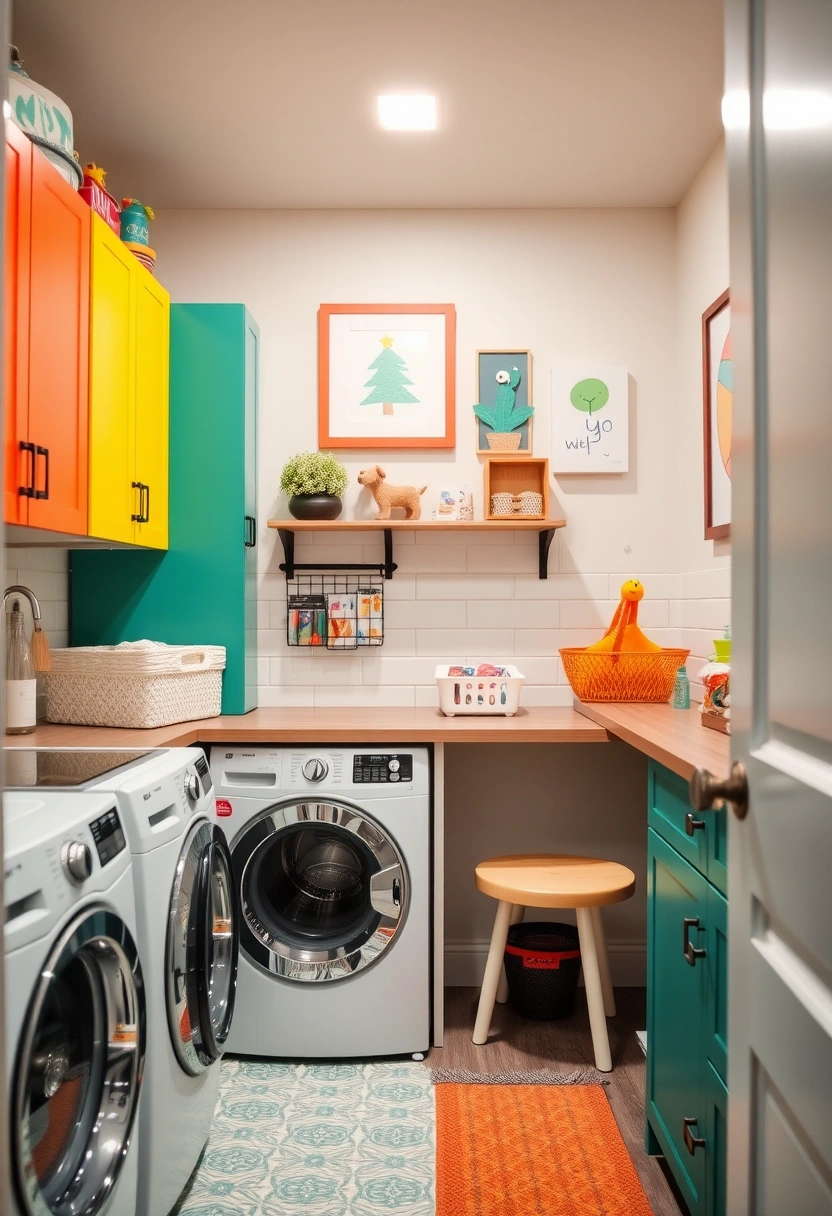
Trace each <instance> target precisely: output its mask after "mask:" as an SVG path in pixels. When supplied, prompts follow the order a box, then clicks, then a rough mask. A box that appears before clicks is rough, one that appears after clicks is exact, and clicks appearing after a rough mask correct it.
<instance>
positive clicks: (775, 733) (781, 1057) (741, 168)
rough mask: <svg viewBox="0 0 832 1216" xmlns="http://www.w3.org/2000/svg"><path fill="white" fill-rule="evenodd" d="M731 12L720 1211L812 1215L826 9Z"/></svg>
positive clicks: (823, 1190) (826, 972)
mask: <svg viewBox="0 0 832 1216" xmlns="http://www.w3.org/2000/svg"><path fill="white" fill-rule="evenodd" d="M727 16H728V25H727V44H726V66H727V77H726V88H727V94H728V97H729V100H730V101H731V103H732V104H731V105H730V106H727V107H726V113H727V114H729V117H730V121H729V130H728V162H729V175H730V176H729V186H730V206H731V274H732V283H731V288H732V302H733V308H732V326H733V332H732V341H733V351H734V396H733V432H734V438H733V456H732V477H733V502H734V524H733V528H734V540H733V544H732V549H733V605H734V606H733V614H734V629H733V634H734V647H733V663H732V675H731V699H732V710H731V713H732V719H731V728H732V735H731V752H732V758H733V759H734V760H739V761H741V762H742V763H743V764H744V765H745V767H746V769H747V773H748V784H749V794H750V799H749V810H748V814H747V816H746V817H745V818H744V819H742V820H740V819H738V818H737V817H736V816H734V815H730V816H729V841H728V845H729V849H728V853H729V878H730V893H731V918H730V931H729V936H730V950H731V988H730V994H729V998H730V999H729V1031H730V1038H731V1054H730V1058H729V1086H728V1088H729V1091H730V1094H731V1104H730V1111H729V1150H730V1156H729V1160H730V1169H729V1177H728V1188H729V1196H728V1210H729V1211H730V1212H731V1213H732V1216H734V1214H736V1216H745V1214H746V1213H751V1212H753V1213H754V1214H755V1216H779V1214H780V1213H782V1212H784V1211H788V1212H795V1213H797V1212H800V1213H803V1212H805V1213H807V1214H809V1213H812V1214H814V1213H816V1212H817V1213H820V1212H829V1211H830V1210H832V1205H831V1204H830V1194H832V1191H830V1179H832V1141H830V1137H829V1102H830V1099H829V1095H830V1092H832V1033H830V1031H832V988H831V987H830V977H832V918H830V916H829V908H828V903H829V901H828V886H829V878H828V873H829V856H830V853H832V697H830V685H829V679H828V674H827V673H828V672H829V671H830V670H832V632H831V631H830V629H829V604H830V598H831V597H832V562H830V560H829V552H830V547H829V535H830V532H829V529H830V519H832V478H830V476H829V452H830V450H832V413H830V410H829V408H828V405H827V403H826V400H825V394H824V390H823V386H824V385H825V384H826V383H827V382H828V379H829V373H830V346H829V335H828V317H829V315H830V312H832V244H830V240H829V215H830V213H832V157H830V154H829V147H830V133H831V132H832V122H830V117H829V105H828V101H829V97H830V94H831V93H832V8H830V6H829V4H821V3H817V2H816V0H729V3H728V5H727ZM801 385H802V386H804V388H803V389H801V387H800V386H801ZM815 386H819V387H820V392H819V393H818V392H816V391H815Z"/></svg>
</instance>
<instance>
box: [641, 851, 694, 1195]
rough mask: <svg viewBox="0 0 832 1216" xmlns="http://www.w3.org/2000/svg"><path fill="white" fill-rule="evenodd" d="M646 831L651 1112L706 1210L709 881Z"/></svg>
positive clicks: (687, 1185) (679, 1176)
mask: <svg viewBox="0 0 832 1216" xmlns="http://www.w3.org/2000/svg"><path fill="white" fill-rule="evenodd" d="M647 836H648V855H647V859H648V870H647V901H648V903H647V907H648V921H647V989H648V996H647V1095H646V1097H647V1101H646V1108H647V1119H648V1123H649V1125H650V1128H651V1129H652V1132H653V1134H654V1135H655V1138H656V1140H657V1141H658V1143H659V1146H660V1148H661V1151H662V1152H663V1153H664V1155H665V1158H666V1160H667V1162H668V1165H669V1166H670V1168H671V1170H672V1171H673V1174H674V1176H675V1178H676V1180H677V1182H678V1184H679V1187H680V1189H681V1191H682V1194H683V1196H684V1198H685V1201H686V1203H687V1205H688V1207H689V1208H690V1211H691V1214H692V1216H700V1214H701V1216H704V1213H705V1206H704V1194H705V1153H704V1152H703V1151H702V1149H701V1148H694V1151H693V1152H691V1151H690V1147H689V1146H690V1142H691V1139H692V1138H693V1137H696V1138H702V1137H703V1136H704V1098H703V1095H702V1085H701V1080H702V1078H701V1073H702V1069H701V1055H702V1008H703V1000H704V994H705V968H704V962H705V956H704V955H696V954H692V953H691V952H692V951H694V950H697V951H705V950H706V949H707V947H706V932H705V931H704V929H705V925H706V915H707V901H708V883H707V882H706V880H705V879H704V878H703V876H702V875H701V874H700V873H699V871H698V870H695V869H694V868H693V866H691V865H689V864H688V862H687V861H685V859H684V858H683V857H681V856H680V855H679V854H678V853H677V852H676V850H675V849H672V848H671V847H670V845H668V844H667V843H666V841H665V840H663V839H662V837H661V836H659V835H658V833H657V832H655V831H654V830H653V829H652V828H651V829H649V830H648V833H647ZM686 1120H696V1121H697V1122H695V1123H693V1124H690V1123H687V1124H686ZM686 1127H687V1128H688V1136H687V1137H686V1135H685V1128H686ZM648 1139H649V1137H648Z"/></svg>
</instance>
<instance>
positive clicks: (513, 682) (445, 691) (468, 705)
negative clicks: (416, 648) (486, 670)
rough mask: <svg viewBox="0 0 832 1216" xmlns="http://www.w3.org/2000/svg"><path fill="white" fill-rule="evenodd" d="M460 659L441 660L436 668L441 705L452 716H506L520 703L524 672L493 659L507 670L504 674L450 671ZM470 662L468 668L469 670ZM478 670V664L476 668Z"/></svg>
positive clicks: (511, 713)
mask: <svg viewBox="0 0 832 1216" xmlns="http://www.w3.org/2000/svg"><path fill="white" fill-rule="evenodd" d="M460 666H463V665H462V664H460V663H453V664H449V663H442V664H440V666H439V667H437V669H436V685H437V688H438V689H439V708H440V709H441V710H442V713H443V714H447V716H448V717H449V718H453V717H454V715H455V714H477V715H481V714H504V715H505V716H506V717H507V718H510V717H512V715H514V714H516V713H517V710H518V709H519V707H520V689H521V688H522V687H523V681H524V680H525V678H526V677H525V676H524V675H523V673H522V672H521V671H518V670H517V668H516V667H511V666H509V665H508V664H507V663H494V664H492V666H494V667H500V668H502V670H503V671H504V672H505V673H506V674H505V675H502V676H478V675H476V674H474V675H461V676H460V675H449V674H448V673H449V672H450V670H451V668H452V667H460ZM470 669H471V668H470V665H469V670H470ZM473 670H474V673H476V670H477V669H476V667H475V668H474V669H473Z"/></svg>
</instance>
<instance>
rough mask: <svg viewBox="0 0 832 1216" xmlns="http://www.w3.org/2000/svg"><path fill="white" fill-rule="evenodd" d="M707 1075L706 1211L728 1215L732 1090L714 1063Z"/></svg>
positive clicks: (709, 1215)
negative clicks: (727, 1194)
mask: <svg viewBox="0 0 832 1216" xmlns="http://www.w3.org/2000/svg"><path fill="white" fill-rule="evenodd" d="M706 1077H707V1079H706V1081H705V1099H706V1103H707V1114H706V1123H705V1138H706V1140H707V1142H708V1146H707V1156H706V1158H705V1191H706V1207H705V1210H706V1212H707V1213H708V1216H725V1192H726V1179H727V1177H728V1091H727V1090H726V1088H725V1086H724V1084H723V1083H722V1081H721V1079H720V1078H719V1077H718V1076H717V1074H716V1073H715V1072H714V1070H713V1068H712V1067H711V1065H710V1064H709V1065H707V1068H706ZM783 1210H784V1211H786V1210H788V1209H787V1208H786V1209H783Z"/></svg>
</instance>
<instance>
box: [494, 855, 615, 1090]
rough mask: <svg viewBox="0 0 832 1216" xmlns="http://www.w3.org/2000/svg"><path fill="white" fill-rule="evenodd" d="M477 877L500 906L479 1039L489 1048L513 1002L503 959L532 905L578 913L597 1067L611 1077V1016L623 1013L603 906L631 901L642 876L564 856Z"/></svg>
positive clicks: (498, 863) (533, 859) (515, 862)
mask: <svg viewBox="0 0 832 1216" xmlns="http://www.w3.org/2000/svg"><path fill="white" fill-rule="evenodd" d="M476 873H477V886H478V888H479V889H480V891H483V892H484V893H485V894H486V895H490V896H491V897H492V898H493V899H497V900H499V903H498V905H497V915H496V917H495V918H494V932H493V933H492V935H491V945H490V947H489V950H488V962H487V963H486V964H485V976H484V977H483V981H482V990H481V992H480V1003H479V1007H478V1009H477V1020H476V1023H475V1025H474V1042H475V1043H476V1044H477V1045H481V1044H483V1043H485V1042H486V1040H487V1039H488V1031H489V1028H490V1026H491V1015H492V1013H493V1012H494V1002H495V1000H496V1001H499V1002H501V1003H502V1002H503V1001H505V1000H507V999H508V985H507V983H506V979H505V974H504V972H503V955H504V953H505V948H506V941H507V939H508V931H509V928H510V926H511V925H515V924H518V923H519V922H520V921H521V920H522V919H523V914H524V912H525V909H526V908H574V909H575V911H576V914H577V919H578V935H579V937H580V942H581V961H582V963H583V969H584V984H585V985H586V1003H587V1006H588V1008H589V1025H590V1029H591V1031H592V1046H593V1049H594V1051H595V1066H596V1068H598V1069H599V1070H600V1071H601V1072H610V1071H611V1069H612V1059H611V1057H610V1041H609V1038H608V1036H607V1022H606V1019H607V1018H611V1017H614V1016H615V998H614V996H613V991H612V981H611V979H610V966H609V961H608V959H607V947H606V944H605V942H604V930H603V926H602V924H601V907H602V906H603V905H604V904H617V903H621V901H622V900H625V899H629V898H630V896H631V895H632V894H633V892H634V891H635V889H636V876H635V874H634V873H633V872H632V870H628V869H627V867H626V866H621V865H619V864H618V863H617V862H615V861H600V860H599V859H598V858H597V857H570V856H568V855H566V854H559V853H521V854H518V855H517V856H516V857H492V858H491V860H490V861H481V862H480V864H479V865H478V866H477V871H476Z"/></svg>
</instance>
